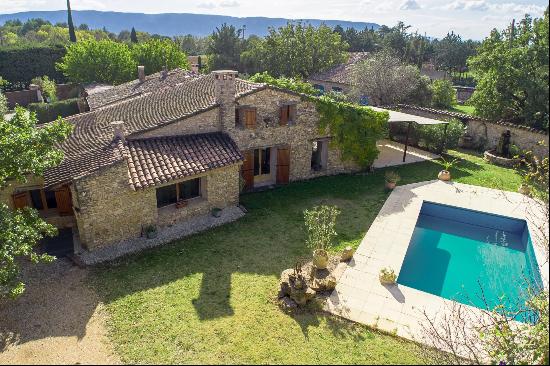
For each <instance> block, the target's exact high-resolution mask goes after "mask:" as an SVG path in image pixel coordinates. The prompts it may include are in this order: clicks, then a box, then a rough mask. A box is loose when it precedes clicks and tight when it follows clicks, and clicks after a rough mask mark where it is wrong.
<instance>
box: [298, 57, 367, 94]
mask: <svg viewBox="0 0 550 366" xmlns="http://www.w3.org/2000/svg"><path fill="white" fill-rule="evenodd" d="M368 57H369V53H368V52H351V53H350V56H349V58H348V60H347V61H346V63H343V64H340V65H337V66H334V67H333V68H331V69H329V70H326V71H323V72H320V73H317V74H314V75H311V76H310V77H309V79H308V81H309V82H310V83H311V84H313V86H314V87H315V88H316V89H319V90H321V91H322V92H325V93H326V92H329V91H335V92H340V93H344V94H347V95H349V94H350V92H351V87H352V84H353V80H354V73H355V70H356V69H357V65H358V63H359V62H361V61H364V60H366V59H367V58H368Z"/></svg>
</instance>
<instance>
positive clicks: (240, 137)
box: [225, 89, 360, 182]
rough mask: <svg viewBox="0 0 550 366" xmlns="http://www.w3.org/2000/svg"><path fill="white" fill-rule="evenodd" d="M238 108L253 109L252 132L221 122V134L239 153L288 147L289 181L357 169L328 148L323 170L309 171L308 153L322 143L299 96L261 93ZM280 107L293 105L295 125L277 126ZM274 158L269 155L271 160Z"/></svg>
mask: <svg viewBox="0 0 550 366" xmlns="http://www.w3.org/2000/svg"><path fill="white" fill-rule="evenodd" d="M237 103H238V104H237V105H238V106H248V107H254V108H256V121H257V122H256V128H255V129H246V128H244V127H239V126H236V125H235V120H234V119H233V120H232V121H231V120H229V119H228V120H227V121H226V122H225V126H227V127H226V129H225V131H226V132H227V133H228V134H229V135H230V136H231V138H232V139H233V140H234V141H235V142H236V143H237V146H239V148H240V149H241V150H242V151H245V150H251V149H257V148H265V147H275V148H277V147H281V146H289V147H290V177H289V178H290V181H291V182H292V181H298V180H304V179H310V178H314V177H318V176H322V175H332V174H340V173H351V172H356V171H359V170H360V168H359V166H357V165H356V164H354V163H352V162H344V161H342V159H341V158H340V151H339V150H338V149H337V148H333V147H331V146H329V147H328V160H327V164H326V167H325V169H323V170H321V171H313V170H312V169H311V152H312V144H313V141H314V140H318V139H326V138H327V137H328V136H327V135H325V134H321V133H320V131H319V128H318V121H319V114H318V112H317V110H316V107H315V105H314V103H313V102H311V101H308V100H302V97H300V96H299V95H294V94H290V93H285V92H282V91H278V90H274V89H265V90H262V91H259V92H256V93H253V94H250V95H247V96H244V97H242V98H240V99H238V100H237ZM283 103H296V121H294V122H293V123H290V124H289V125H288V126H280V125H279V108H280V106H281V105H282V104H283ZM273 155H275V154H272V156H273Z"/></svg>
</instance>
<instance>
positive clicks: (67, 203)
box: [13, 186, 73, 216]
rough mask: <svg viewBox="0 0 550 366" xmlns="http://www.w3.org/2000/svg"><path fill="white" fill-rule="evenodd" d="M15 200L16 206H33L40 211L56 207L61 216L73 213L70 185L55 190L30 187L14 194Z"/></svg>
mask: <svg viewBox="0 0 550 366" xmlns="http://www.w3.org/2000/svg"><path fill="white" fill-rule="evenodd" d="M13 201H14V206H15V207H16V208H23V207H32V208H34V209H36V210H38V211H49V210H54V209H56V210H57V213H58V214H59V215H61V216H65V215H72V214H73V206H72V199H71V192H70V189H69V187H68V186H63V187H60V188H57V189H56V190H55V191H52V190H49V189H30V190H28V191H23V192H19V193H16V194H14V195H13ZM47 213H48V214H49V213H50V212H47Z"/></svg>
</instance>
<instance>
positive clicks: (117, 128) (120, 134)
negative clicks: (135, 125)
mask: <svg viewBox="0 0 550 366" xmlns="http://www.w3.org/2000/svg"><path fill="white" fill-rule="evenodd" d="M111 129H112V130H113V140H118V139H120V140H121V141H122V142H126V136H125V133H124V121H115V122H111Z"/></svg>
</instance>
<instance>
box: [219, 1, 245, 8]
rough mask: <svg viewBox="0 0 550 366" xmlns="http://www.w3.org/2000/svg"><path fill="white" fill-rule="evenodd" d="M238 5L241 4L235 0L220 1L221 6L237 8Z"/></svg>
mask: <svg viewBox="0 0 550 366" xmlns="http://www.w3.org/2000/svg"><path fill="white" fill-rule="evenodd" d="M239 6H241V4H239V2H238V1H235V0H233V1H222V2H221V3H220V7H221V8H237V7H239Z"/></svg>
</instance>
